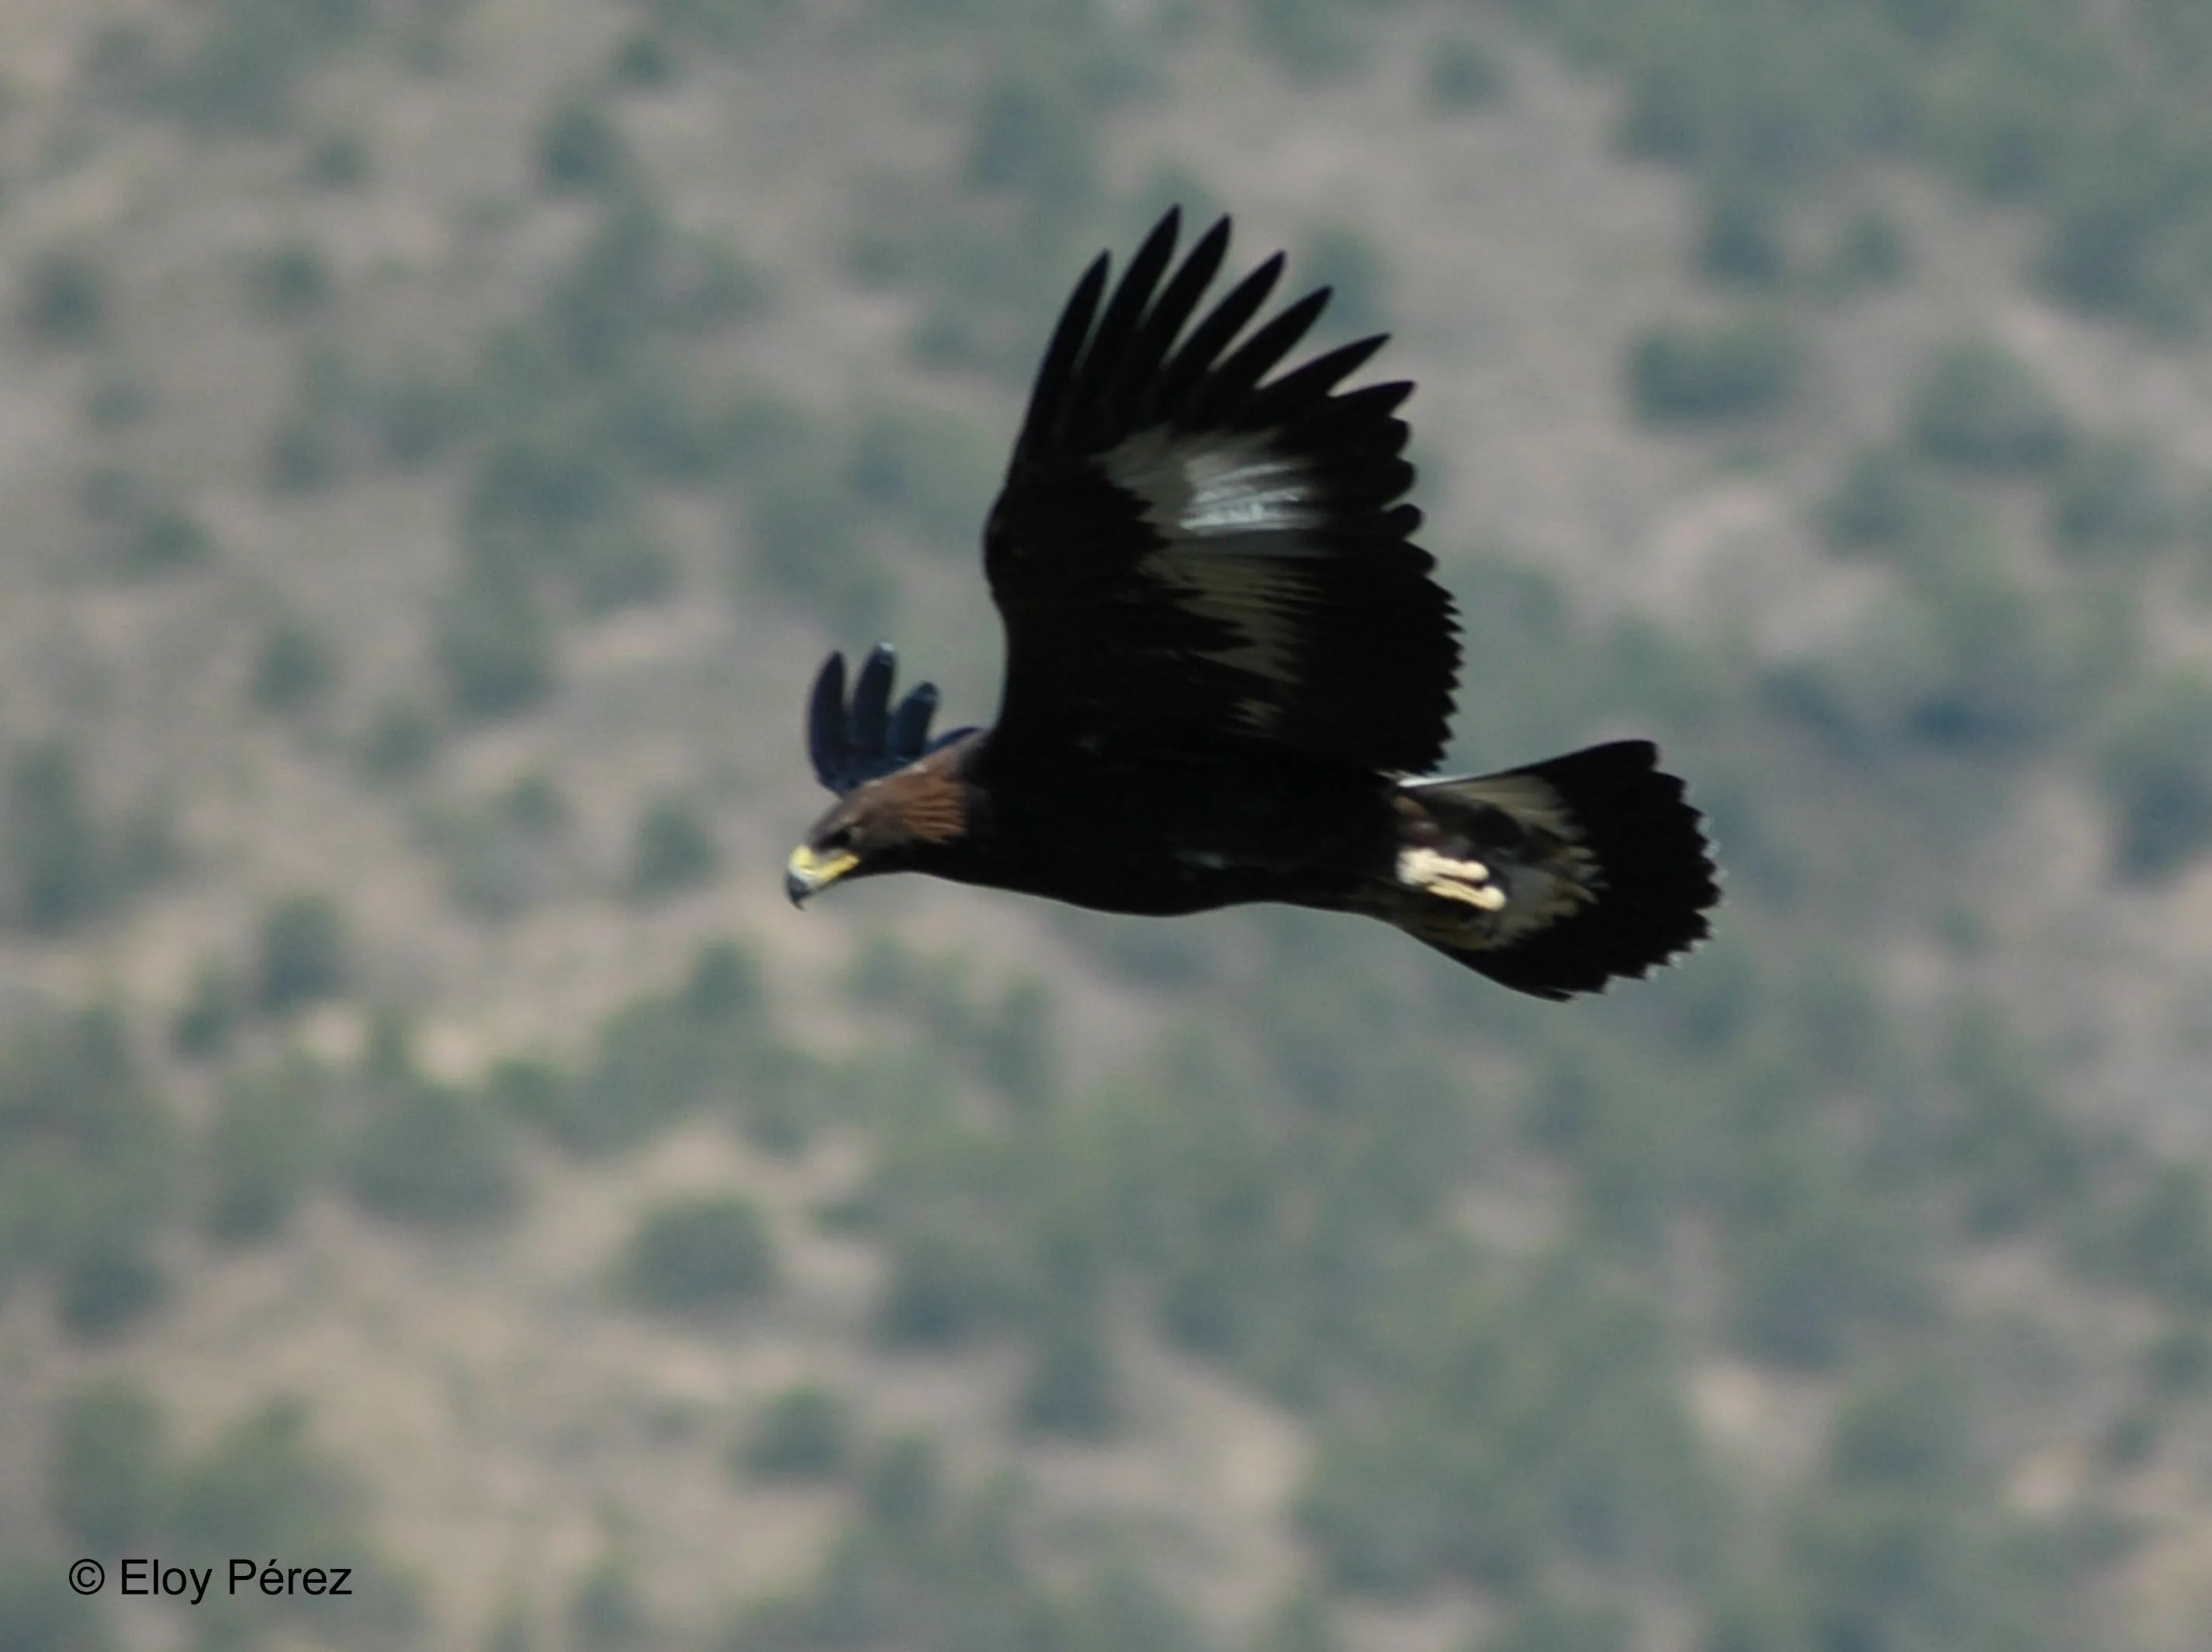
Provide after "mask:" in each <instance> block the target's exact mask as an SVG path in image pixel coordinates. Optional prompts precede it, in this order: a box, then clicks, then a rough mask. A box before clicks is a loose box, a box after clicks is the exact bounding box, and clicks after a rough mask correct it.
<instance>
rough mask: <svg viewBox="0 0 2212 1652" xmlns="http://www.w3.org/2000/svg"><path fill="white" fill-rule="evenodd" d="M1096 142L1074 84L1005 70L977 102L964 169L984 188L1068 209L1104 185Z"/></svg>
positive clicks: (970, 181)
mask: <svg viewBox="0 0 2212 1652" xmlns="http://www.w3.org/2000/svg"><path fill="white" fill-rule="evenodd" d="M1095 144H1096V140H1095V138H1094V137H1093V135H1092V132H1091V123H1090V119H1089V112H1088V111H1087V110H1086V109H1085V106H1084V102H1083V100H1082V98H1081V96H1080V95H1079V94H1077V93H1076V92H1075V90H1074V88H1070V87H1067V86H1056V85H1048V84H1045V83H1042V82H1032V81H1025V80H1016V79H1011V78H1007V77H1005V76H1001V77H1000V78H998V79H995V80H994V81H993V82H990V84H989V85H987V87H985V88H984V89H983V91H982V94H981V97H980V98H979V99H978V100H977V103H976V106H975V114H974V117H973V119H972V122H971V125H970V127H969V134H968V150H967V155H966V159H965V161H964V163H963V164H964V170H965V173H966V175H967V179H968V181H969V183H970V184H971V185H975V187H976V188H978V189H986V190H1012V191H1019V192H1021V193H1023V194H1025V195H1028V196H1029V197H1031V198H1032V199H1033V200H1035V201H1037V202H1039V203H1048V204H1049V205H1050V206H1051V207H1052V209H1053V210H1055V211H1056V212H1061V213H1067V212H1072V211H1073V210H1076V209H1079V208H1080V207H1081V206H1082V205H1083V204H1084V203H1085V202H1087V201H1088V200H1090V198H1091V197H1092V196H1093V195H1094V194H1095V193H1096V192H1097V186H1098V179H1097V173H1098V163H1097V155H1096V154H1095V153H1094V149H1095Z"/></svg>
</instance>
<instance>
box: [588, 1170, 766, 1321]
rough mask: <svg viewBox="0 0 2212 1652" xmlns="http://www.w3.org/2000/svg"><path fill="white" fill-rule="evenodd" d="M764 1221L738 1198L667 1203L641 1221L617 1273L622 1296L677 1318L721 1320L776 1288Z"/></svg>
mask: <svg viewBox="0 0 2212 1652" xmlns="http://www.w3.org/2000/svg"><path fill="white" fill-rule="evenodd" d="M775 1272H776V1269H775V1242H774V1240H773V1238H772V1237H771V1236H770V1235H769V1226H768V1222H767V1219H766V1218H764V1217H763V1216H762V1214H761V1212H760V1209H759V1207H758V1206H756V1205H755V1204H754V1203H753V1202H752V1200H750V1199H747V1198H744V1196H743V1195H741V1194H738V1193H703V1194H696V1195H691V1196H688V1197H684V1198H676V1199H670V1200H665V1201H663V1202H662V1203H660V1204H659V1205H656V1206H653V1207H652V1208H651V1209H649V1210H647V1212H646V1213H645V1215H644V1216H643V1217H642V1218H641V1219H640V1220H639V1223H638V1225H637V1228H636V1230H635V1231H634V1232H633V1233H632V1234H631V1236H630V1239H629V1245H628V1247H627V1248H625V1250H624V1252H623V1259H622V1262H621V1265H620V1266H619V1268H618V1269H617V1275H616V1285H617V1291H618V1292H619V1294H620V1295H621V1296H622V1297H623V1299H624V1300H625V1301H627V1302H629V1303H633V1304H635V1306H637V1307H640V1308H644V1309H651V1310H653V1311H654V1312H659V1313H666V1314H676V1315H720V1314H726V1313H729V1312H731V1311H732V1310H734V1309H739V1308H742V1307H744V1306H745V1305H746V1304H748V1303H751V1302H752V1301H754V1300H755V1299H756V1298H757V1297H760V1296H762V1295H763V1294H764V1293H765V1292H766V1291H768V1290H769V1288H770V1287H771V1286H772V1285H774V1284H775Z"/></svg>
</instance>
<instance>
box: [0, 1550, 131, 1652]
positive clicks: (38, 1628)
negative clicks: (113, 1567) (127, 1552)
mask: <svg viewBox="0 0 2212 1652" xmlns="http://www.w3.org/2000/svg"><path fill="white" fill-rule="evenodd" d="M110 1564H112V1562H111V1563H110ZM68 1565H69V1562H68V1561H67V1560H66V1559H64V1558H63V1557H61V1556H59V1555H41V1554H34V1553H31V1552H23V1551H21V1550H20V1549H19V1550H18V1551H16V1552H11V1553H9V1555H8V1556H7V1557H6V1558H0V1646H4V1647H6V1648H8V1649H9V1652H112V1649H113V1648H114V1647H115V1646H116V1645H117V1644H118V1642H117V1640H116V1637H115V1634H114V1631H113V1628H112V1625H111V1624H110V1623H109V1620H108V1617H107V1613H106V1610H105V1609H104V1608H103V1605H102V1603H101V1602H100V1601H99V1600H83V1599H80V1598H79V1597H78V1596H77V1595H76V1594H72V1593H71V1592H70V1590H69V1589H67V1588H63V1587H61V1586H60V1585H59V1584H58V1582H56V1580H57V1579H58V1578H61V1577H63V1576H65V1575H66V1569H67V1567H68Z"/></svg>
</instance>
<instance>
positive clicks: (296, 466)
mask: <svg viewBox="0 0 2212 1652" xmlns="http://www.w3.org/2000/svg"><path fill="white" fill-rule="evenodd" d="M342 468H343V465H342V455H341V452H340V443H339V441H338V437H337V430H336V429H335V428H334V427H333V425H332V423H331V420H330V419H329V418H327V417H325V416H324V415H323V414H322V413H320V412H319V410H315V409H312V408H292V409H288V410H286V411H284V412H283V413H282V414H280V415H279V416H278V418H277V424H276V428H275V429H274V430H273V431H271V432H270V435H269V450H268V454H267V457H266V458H265V459H264V460H263V462H262V467H261V474H262V477H263V480H264V481H265V482H266V483H267V484H268V487H269V491H270V493H272V494H276V495H287V494H315V493H321V492H322V491H323V490H324V489H327V488H330V487H333V486H335V485H336V484H337V481H338V478H339V474H340V471H341V470H342Z"/></svg>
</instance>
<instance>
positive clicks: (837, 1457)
mask: <svg viewBox="0 0 2212 1652" xmlns="http://www.w3.org/2000/svg"><path fill="white" fill-rule="evenodd" d="M853 1434H854V1419H853V1406H852V1403H851V1402H850V1401H849V1400H847V1399H846V1398H845V1397H844V1396H843V1395H842V1394H839V1393H838V1392H837V1391H836V1389H835V1388H826V1387H824V1386H823V1385H822V1384H821V1383H818V1382H800V1383H797V1384H794V1385H793V1387H791V1388H785V1389H783V1390H782V1391H781V1392H780V1393H778V1394H775V1395H773V1396H771V1397H770V1399H769V1401H768V1403H767V1404H766V1405H764V1406H762V1407H761V1408H760V1412H759V1414H758V1416H757V1418H756V1420H755V1421H754V1424H753V1426H752V1430H751V1432H750V1433H749V1434H748V1435H747V1436H745V1437H744V1439H743V1440H741V1441H739V1442H738V1444H737V1447H736V1449H733V1450H732V1452H731V1454H730V1466H731V1467H732V1469H733V1470H735V1471H736V1472H738V1473H742V1474H746V1475H750V1476H755V1477H757V1478H759V1479H781V1480H817V1479H829V1478H831V1477H833V1476H836V1475H837V1474H841V1473H843V1472H844V1470H845V1469H846V1467H848V1464H849V1463H850V1462H851V1461H852V1457H853Z"/></svg>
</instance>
